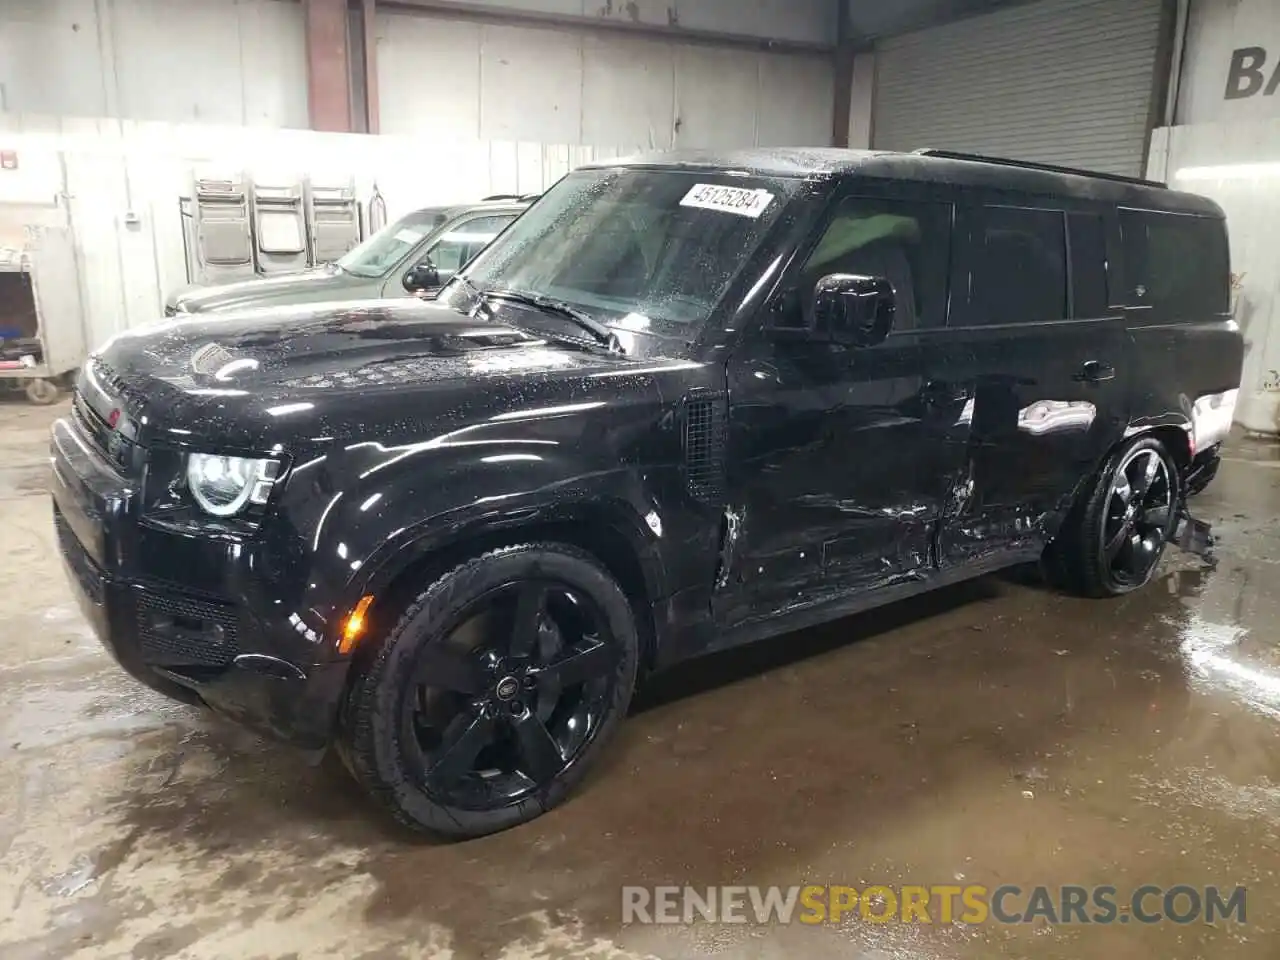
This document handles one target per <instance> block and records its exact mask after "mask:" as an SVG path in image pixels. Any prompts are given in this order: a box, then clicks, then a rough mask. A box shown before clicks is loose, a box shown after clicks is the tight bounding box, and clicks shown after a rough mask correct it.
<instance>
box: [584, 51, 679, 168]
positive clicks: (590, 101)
mask: <svg viewBox="0 0 1280 960" xmlns="http://www.w3.org/2000/svg"><path fill="white" fill-rule="evenodd" d="M582 63H583V85H582V139H583V141H584V142H586V143H616V144H631V145H635V146H643V147H646V148H649V149H654V150H665V149H667V148H669V147H670V146H671V136H672V127H673V125H674V123H675V97H676V90H675V82H676V81H675V76H676V66H675V51H674V50H673V49H672V45H671V44H669V43H659V42H657V41H646V40H633V39H630V38H620V37H604V36H595V35H592V36H585V37H583V40H582Z"/></svg>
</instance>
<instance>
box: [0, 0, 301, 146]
mask: <svg viewBox="0 0 1280 960" xmlns="http://www.w3.org/2000/svg"><path fill="white" fill-rule="evenodd" d="M304 44H305V38H304V34H303V20H302V7H301V4H299V3H290V2H282V0H114V2H110V3H108V2H105V0H99V2H96V3H95V2H94V0H5V2H3V3H0V112H14V113H17V112H37V113H46V114H54V115H61V116H78V117H121V118H126V119H137V120H165V121H172V122H181V121H196V122H205V123H209V122H221V123H237V124H245V125H250V126H257V125H266V126H298V127H301V126H306V124H307V74H306V60H305V47H304Z"/></svg>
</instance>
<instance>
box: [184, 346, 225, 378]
mask: <svg viewBox="0 0 1280 960" xmlns="http://www.w3.org/2000/svg"><path fill="white" fill-rule="evenodd" d="M235 358H236V357H235V354H233V353H232V352H231V351H230V350H228V349H227V348H226V347H223V346H221V345H220V344H216V343H206V344H205V345H204V346H203V347H201V348H200V349H199V350H197V351H196V352H195V353H193V354H192V355H191V369H192V370H193V371H195V372H196V373H202V374H204V375H205V376H209V377H212V376H213V375H214V374H215V373H217V372H218V371H219V370H221V369H222V368H223V367H225V366H226V365H227V364H228V363H230V362H231V361H232V360H234V359H235Z"/></svg>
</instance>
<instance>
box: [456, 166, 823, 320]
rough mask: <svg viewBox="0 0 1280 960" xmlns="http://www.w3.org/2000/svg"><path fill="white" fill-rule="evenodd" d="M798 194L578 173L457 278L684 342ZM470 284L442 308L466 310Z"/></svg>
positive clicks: (787, 188) (713, 175)
mask: <svg viewBox="0 0 1280 960" xmlns="http://www.w3.org/2000/svg"><path fill="white" fill-rule="evenodd" d="M799 187H800V181H799V180H782V179H762V178H752V177H744V176H740V175H735V174H731V175H726V174H723V173H717V172H713V171H685V170H662V169H640V168H634V169H631V168H612V169H600V170H579V171H577V172H575V173H571V174H569V175H568V176H567V177H565V178H564V179H562V180H561V181H560V182H559V183H558V184H557V185H556V186H555V187H553V188H552V189H551V190H550V191H548V193H547V194H546V195H545V196H544V197H543V198H542V199H541V200H539V201H538V202H537V203H535V204H534V205H533V207H531V208H530V209H529V211H528V212H527V213H525V215H524V216H522V217H521V218H520V219H519V220H517V221H516V222H515V223H514V224H512V226H511V227H510V228H509V229H508V230H507V231H506V233H504V234H503V235H502V236H501V237H500V238H499V239H498V240H497V241H496V242H495V243H494V244H493V245H492V246H490V247H489V248H488V249H486V250H485V251H484V252H483V253H481V254H480V255H479V256H478V257H476V259H475V260H474V261H472V263H471V265H470V266H469V267H468V268H467V269H466V270H465V271H463V275H464V276H465V277H466V278H467V280H468V281H469V287H470V289H471V290H480V291H485V292H495V291H504V290H505V291H513V292H520V293H533V294H537V295H539V296H542V297H547V298H554V299H555V300H558V301H560V302H562V303H565V304H568V305H570V306H573V307H576V308H578V309H580V310H582V311H583V312H585V313H587V314H589V315H590V316H592V317H596V318H598V319H600V320H601V321H602V322H604V323H608V324H612V325H614V326H619V327H622V328H625V329H629V330H633V331H637V332H645V331H648V330H650V329H651V327H657V328H659V329H654V330H653V332H655V333H664V334H667V335H676V336H682V335H683V336H688V335H689V331H690V329H691V328H692V327H693V326H695V325H699V324H701V323H703V322H704V321H706V319H707V318H708V317H709V316H710V314H711V311H712V309H713V308H714V307H715V305H716V303H717V302H718V301H719V300H720V298H721V297H722V296H724V293H725V291H726V290H727V289H728V287H729V284H730V283H732V282H733V279H734V277H736V276H737V274H738V271H739V270H741V269H742V266H743V264H745V263H746V261H747V259H748V258H749V257H750V256H751V254H752V253H753V252H754V251H755V249H756V247H757V246H758V245H759V244H760V242H761V240H762V239H763V238H764V236H765V234H766V232H767V231H768V230H769V228H770V227H771V226H772V225H773V223H774V222H775V221H776V220H777V218H778V216H779V214H780V213H781V211H782V209H783V208H784V207H785V206H786V205H787V202H788V201H789V200H790V199H791V198H792V197H793V196H794V195H795V193H796V191H797V190H798V189H799ZM467 286H468V285H467V284H454V285H452V286H451V287H450V288H449V289H448V290H447V291H446V302H447V303H449V305H450V306H453V307H455V308H462V307H464V306H465V305H466V299H467V296H468V294H467V292H466V291H464V289H463V288H464V287H467ZM662 328H665V329H662Z"/></svg>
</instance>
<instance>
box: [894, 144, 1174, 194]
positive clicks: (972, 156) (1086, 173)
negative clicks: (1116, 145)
mask: <svg viewBox="0 0 1280 960" xmlns="http://www.w3.org/2000/svg"><path fill="white" fill-rule="evenodd" d="M912 153H916V154H919V155H920V156H922V157H940V158H942V159H943V160H972V161H974V162H975V163H995V164H999V165H1000V166H1002V167H1019V168H1021V169H1023V170H1044V171H1045V172H1046V173H1066V174H1070V175H1072V176H1075V177H1092V178H1093V179H1095V180H1115V181H1117V182H1118V183H1133V184H1137V185H1139V186H1143V187H1159V188H1160V189H1162V190H1167V189H1168V188H1169V186H1168V184H1165V183H1161V182H1160V181H1159V180H1144V179H1143V178H1142V177H1126V176H1122V175H1121V174H1118V173H1100V172H1098V171H1097V170H1080V169H1077V168H1076V167H1060V166H1056V165H1055V164H1052V163H1036V162H1035V161H1032V160H1009V159H1007V158H1005V157H984V156H982V155H981V154H977V153H959V152H956V151H954V150H935V149H933V148H932V147H921V148H920V149H919V150H913V151H912Z"/></svg>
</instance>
